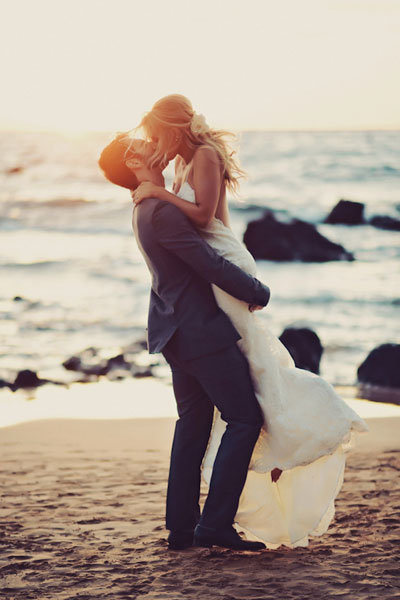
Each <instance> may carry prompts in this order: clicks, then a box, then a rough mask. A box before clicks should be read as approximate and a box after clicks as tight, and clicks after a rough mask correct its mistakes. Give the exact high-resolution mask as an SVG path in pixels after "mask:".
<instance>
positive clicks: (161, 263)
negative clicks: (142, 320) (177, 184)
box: [132, 198, 240, 359]
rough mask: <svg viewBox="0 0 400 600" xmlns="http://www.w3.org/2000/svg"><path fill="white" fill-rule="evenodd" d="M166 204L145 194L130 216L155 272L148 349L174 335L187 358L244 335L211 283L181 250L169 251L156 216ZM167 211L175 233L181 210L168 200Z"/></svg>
mask: <svg viewBox="0 0 400 600" xmlns="http://www.w3.org/2000/svg"><path fill="white" fill-rule="evenodd" d="M166 204H168V203H166V202H164V201H161V200H157V199H154V198H149V199H146V200H145V201H143V202H141V203H140V204H139V205H137V206H136V207H135V209H134V213H133V220H132V224H133V230H134V233H135V237H136V240H137V243H138V246H139V248H140V250H141V252H142V254H143V256H144V258H145V261H146V263H147V266H148V268H149V271H150V273H151V276H152V290H151V296H150V306H149V316H148V348H149V352H150V353H155V352H160V351H161V350H162V348H163V347H164V346H165V345H166V343H167V342H168V341H169V340H170V339H171V338H172V336H173V340H171V343H173V344H174V349H175V351H176V352H178V353H180V354H182V355H184V356H185V357H186V358H188V359H189V358H192V357H193V358H194V357H195V356H200V355H202V354H207V353H209V352H212V351H215V350H218V349H220V348H223V347H225V346H227V345H229V344H232V343H234V342H235V341H237V340H238V339H239V338H240V336H239V334H238V333H237V331H236V330H235V329H234V327H233V325H232V323H231V322H230V320H229V318H228V317H227V316H226V314H225V313H223V312H222V311H221V310H220V309H219V307H218V305H217V303H216V301H215V297H214V294H213V291H212V289H211V285H210V284H209V283H208V282H207V281H206V280H205V279H204V278H203V277H201V276H199V275H198V274H197V273H196V272H195V271H194V270H193V269H192V268H191V267H190V266H189V265H188V264H187V263H186V262H185V261H184V260H182V259H181V258H180V257H179V252H171V251H169V250H167V249H166V248H164V247H163V246H162V245H161V244H160V243H159V241H158V235H157V233H156V229H155V227H154V223H153V217H154V213H155V211H157V209H159V208H160V207H161V206H162V205H166ZM166 212H167V213H168V218H167V220H166V222H165V227H167V228H168V232H170V236H171V238H173V237H174V217H175V218H176V219H177V218H179V220H180V221H182V213H181V212H180V211H179V209H177V208H176V207H175V206H172V205H170V204H168V209H167V211H166ZM185 220H186V221H187V227H188V230H189V232H190V233H191V234H193V232H194V233H195V235H196V236H197V232H195V230H194V228H193V226H192V225H191V223H190V222H189V221H188V220H187V219H186V217H185ZM175 225H176V224H175ZM199 242H201V240H199ZM201 243H202V242H201Z"/></svg>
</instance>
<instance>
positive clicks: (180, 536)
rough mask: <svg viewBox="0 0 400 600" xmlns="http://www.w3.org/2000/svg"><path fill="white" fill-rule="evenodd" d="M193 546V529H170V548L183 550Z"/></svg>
mask: <svg viewBox="0 0 400 600" xmlns="http://www.w3.org/2000/svg"><path fill="white" fill-rule="evenodd" d="M190 546H193V531H171V532H170V534H169V536H168V548H169V549H170V550H185V548H190Z"/></svg>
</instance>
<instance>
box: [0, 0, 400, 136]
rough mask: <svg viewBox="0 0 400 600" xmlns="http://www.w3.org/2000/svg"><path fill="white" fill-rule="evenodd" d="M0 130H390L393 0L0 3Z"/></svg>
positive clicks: (398, 78) (398, 116) (395, 73)
mask: <svg viewBox="0 0 400 600" xmlns="http://www.w3.org/2000/svg"><path fill="white" fill-rule="evenodd" d="M0 57H1V58H0V61H1V81H2V86H1V87H2V91H1V99H0V129H3V130H4V129H8V130H10V129H11V130H12V129H22V130H57V131H71V132H73V131H77V132H78V131H93V130H101V131H104V130H126V129H130V128H132V127H134V126H135V125H137V123H138V122H139V121H140V119H141V117H142V116H143V114H144V113H145V112H146V111H147V110H150V109H151V106H152V105H153V104H154V102H155V101H156V100H157V99H158V98H160V97H162V96H165V95H167V94H170V93H181V94H184V95H186V96H188V97H189V98H190V99H191V101H192V103H193V106H194V108H195V109H196V110H197V111H198V112H199V113H203V114H204V115H205V116H206V118H207V121H208V123H209V124H210V125H211V126H214V127H227V128H230V129H235V130H240V129H272V130H293V129H294V130H298V129H300V130H304V129H305V130H318V129H381V128H382V129H391V128H392V129H398V128H400V0H246V1H244V0H196V1H194V0H140V1H139V0H0Z"/></svg>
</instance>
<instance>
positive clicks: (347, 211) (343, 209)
mask: <svg viewBox="0 0 400 600" xmlns="http://www.w3.org/2000/svg"><path fill="white" fill-rule="evenodd" d="M325 223H331V224H332V225H334V224H335V225H336V224H342V225H361V223H364V204H362V202H353V201H352V200H339V202H338V203H337V204H336V206H334V207H333V208H332V210H331V212H330V213H329V215H328V216H327V217H326V219H325Z"/></svg>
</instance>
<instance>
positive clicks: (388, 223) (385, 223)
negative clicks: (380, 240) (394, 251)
mask: <svg viewBox="0 0 400 600" xmlns="http://www.w3.org/2000/svg"><path fill="white" fill-rule="evenodd" d="M369 222H370V224H371V225H373V226H374V227H378V229H387V230H388V231H400V219H395V218H394V217H388V216H385V215H376V216H375V217H372V219H370V221H369Z"/></svg>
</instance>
